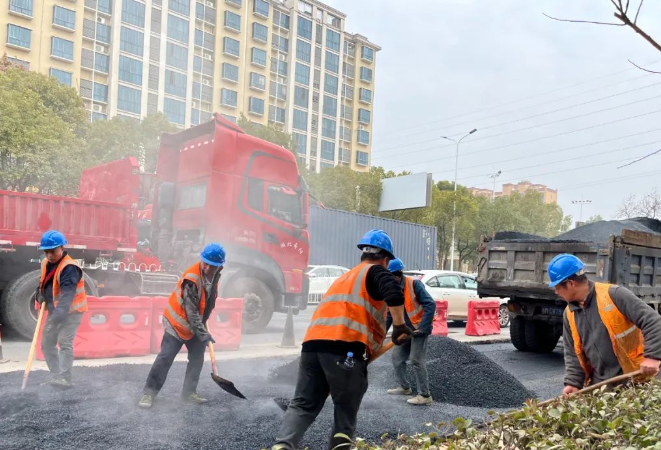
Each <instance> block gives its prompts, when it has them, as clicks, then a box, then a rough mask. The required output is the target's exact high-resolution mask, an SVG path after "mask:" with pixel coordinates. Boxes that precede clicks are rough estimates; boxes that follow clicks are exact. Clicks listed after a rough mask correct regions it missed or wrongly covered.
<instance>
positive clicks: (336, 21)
mask: <svg viewBox="0 0 661 450" xmlns="http://www.w3.org/2000/svg"><path fill="white" fill-rule="evenodd" d="M341 23H342V21H341V20H340V18H339V17H335V16H334V15H332V14H328V13H326V25H330V26H331V27H334V28H338V29H339V28H341Z"/></svg>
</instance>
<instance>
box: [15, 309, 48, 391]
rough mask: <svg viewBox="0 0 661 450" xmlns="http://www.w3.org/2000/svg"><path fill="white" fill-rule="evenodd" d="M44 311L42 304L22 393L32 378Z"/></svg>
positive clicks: (24, 375)
mask: <svg viewBox="0 0 661 450" xmlns="http://www.w3.org/2000/svg"><path fill="white" fill-rule="evenodd" d="M44 311H46V305H45V304H42V305H41V307H40V308H39V316H38V317H37V326H36V328H35V329H34V336H32V345H30V353H29V354H28V362H27V364H26V365H25V373H23V383H22V384H21V391H23V390H25V387H26V386H27V385H28V376H30V370H31V369H32V361H33V360H34V353H35V351H36V350H37V339H38V338H39V334H40V333H41V322H42V320H43V318H44Z"/></svg>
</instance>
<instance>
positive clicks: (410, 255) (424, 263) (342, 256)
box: [309, 207, 436, 270]
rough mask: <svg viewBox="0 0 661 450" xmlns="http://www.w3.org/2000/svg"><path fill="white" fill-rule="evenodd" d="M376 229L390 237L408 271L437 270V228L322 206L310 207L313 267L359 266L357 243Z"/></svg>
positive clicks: (311, 262)
mask: <svg viewBox="0 0 661 450" xmlns="http://www.w3.org/2000/svg"><path fill="white" fill-rule="evenodd" d="M374 228H378V229H381V230H384V231H385V232H386V233H388V235H390V238H391V239H392V241H393V245H394V248H395V255H396V256H397V257H398V258H400V259H401V260H402V261H404V264H405V265H406V267H407V268H408V269H414V270H422V269H435V268H436V228H435V227H430V226H425V225H419V224H417V223H410V222H401V221H399V220H391V219H384V218H382V217H374V216H368V215H366V214H357V213H352V212H347V211H340V210H337V209H322V208H318V207H310V224H309V231H310V264H311V265H328V264H334V265H339V266H344V267H349V268H351V267H353V266H355V265H356V264H358V263H359V262H360V251H359V250H358V249H357V248H356V244H357V243H358V241H359V240H360V238H361V237H362V236H363V235H364V234H365V232H367V231H369V230H371V229H374Z"/></svg>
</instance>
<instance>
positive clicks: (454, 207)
mask: <svg viewBox="0 0 661 450" xmlns="http://www.w3.org/2000/svg"><path fill="white" fill-rule="evenodd" d="M476 131H477V128H473V129H472V130H471V131H470V132H469V133H468V134H467V135H465V136H464V137H462V138H461V139H459V140H456V139H452V138H449V137H447V136H441V139H445V140H448V141H452V142H454V143H455V144H457V149H456V152H455V158H454V200H452V242H451V243H450V270H454V247H455V232H456V228H457V174H458V172H459V144H461V141H463V140H464V139H465V138H467V137H468V136H470V135H471V134H473V133H475V132H476Z"/></svg>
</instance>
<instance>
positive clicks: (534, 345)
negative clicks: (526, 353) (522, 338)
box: [525, 320, 560, 353]
mask: <svg viewBox="0 0 661 450" xmlns="http://www.w3.org/2000/svg"><path fill="white" fill-rule="evenodd" d="M525 335H526V344H527V345H528V348H529V349H530V351H533V352H536V353H550V352H552V351H553V349H555V346H556V345H558V340H559V339H560V336H558V334H557V333H556V331H555V329H554V328H553V324H550V323H546V322H540V321H536V320H528V321H526V329H525Z"/></svg>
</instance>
